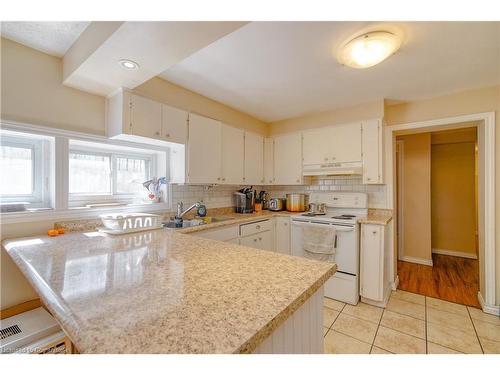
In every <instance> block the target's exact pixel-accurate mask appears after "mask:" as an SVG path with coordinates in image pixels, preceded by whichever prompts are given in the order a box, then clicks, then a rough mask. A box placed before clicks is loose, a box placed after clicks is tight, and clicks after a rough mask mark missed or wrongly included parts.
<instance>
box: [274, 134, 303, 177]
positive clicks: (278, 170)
mask: <svg viewBox="0 0 500 375" xmlns="http://www.w3.org/2000/svg"><path fill="white" fill-rule="evenodd" d="M273 182H274V184H276V185H300V184H301V183H302V136H301V134H299V133H295V134H287V135H282V136H278V137H275V138H274V180H273Z"/></svg>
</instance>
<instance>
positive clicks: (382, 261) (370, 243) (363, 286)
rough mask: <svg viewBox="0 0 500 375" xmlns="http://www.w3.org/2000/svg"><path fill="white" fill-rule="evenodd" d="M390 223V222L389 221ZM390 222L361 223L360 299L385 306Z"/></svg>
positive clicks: (387, 286) (388, 281)
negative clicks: (384, 223)
mask: <svg viewBox="0 0 500 375" xmlns="http://www.w3.org/2000/svg"><path fill="white" fill-rule="evenodd" d="M391 223H392V222H391ZM391 223H389V224H387V225H382V224H361V246H360V247H361V250H360V272H359V273H360V294H361V300H362V301H363V302H365V303H369V304H372V305H375V306H380V307H385V305H386V304H387V300H388V299H389V296H390V286H391V283H390V279H389V269H390V256H389V251H390V250H389V228H390V225H391Z"/></svg>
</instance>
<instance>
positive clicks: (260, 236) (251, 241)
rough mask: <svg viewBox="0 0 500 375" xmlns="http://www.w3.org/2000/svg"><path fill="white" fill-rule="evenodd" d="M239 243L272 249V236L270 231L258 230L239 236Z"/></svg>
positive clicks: (262, 248)
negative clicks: (257, 231) (251, 233)
mask: <svg viewBox="0 0 500 375" xmlns="http://www.w3.org/2000/svg"><path fill="white" fill-rule="evenodd" d="M240 245H242V246H248V247H253V248H256V249H261V250H270V251H272V249H273V238H272V233H271V231H267V232H260V233H256V234H253V235H251V236H247V237H241V238H240Z"/></svg>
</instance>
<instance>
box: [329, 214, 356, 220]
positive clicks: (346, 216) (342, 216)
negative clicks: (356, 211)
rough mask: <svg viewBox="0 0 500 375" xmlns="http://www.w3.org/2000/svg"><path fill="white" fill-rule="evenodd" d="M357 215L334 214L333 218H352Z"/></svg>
mask: <svg viewBox="0 0 500 375" xmlns="http://www.w3.org/2000/svg"><path fill="white" fill-rule="evenodd" d="M355 217H356V215H339V216H333V217H332V219H340V220H351V219H353V218H355Z"/></svg>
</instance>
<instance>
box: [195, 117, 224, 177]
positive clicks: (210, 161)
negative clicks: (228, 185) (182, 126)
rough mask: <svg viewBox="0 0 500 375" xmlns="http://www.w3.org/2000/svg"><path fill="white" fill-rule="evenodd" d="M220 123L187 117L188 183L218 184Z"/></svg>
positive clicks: (220, 166) (220, 141)
mask: <svg viewBox="0 0 500 375" xmlns="http://www.w3.org/2000/svg"><path fill="white" fill-rule="evenodd" d="M221 133H222V132H221V123H220V122H219V121H216V120H212V119H209V118H207V117H203V116H199V115H195V114H190V115H189V139H188V153H187V154H188V155H187V159H188V178H187V180H188V182H189V183H199V184H218V183H220V182H221V175H222V162H221V161H222V134H221Z"/></svg>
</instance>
